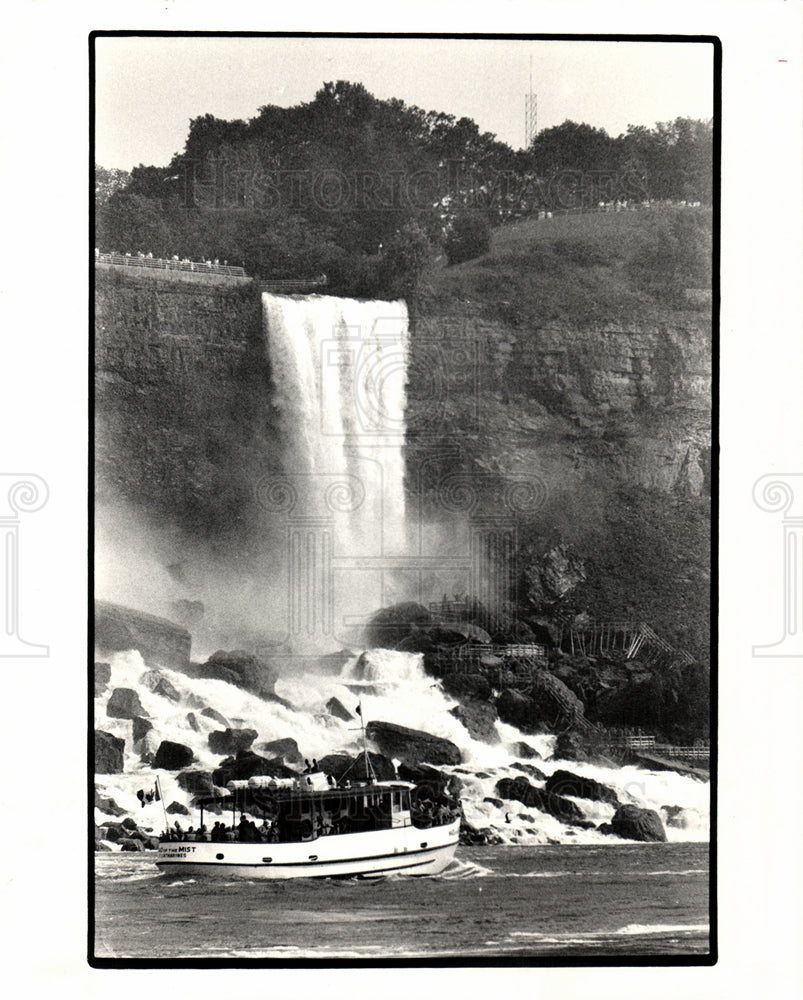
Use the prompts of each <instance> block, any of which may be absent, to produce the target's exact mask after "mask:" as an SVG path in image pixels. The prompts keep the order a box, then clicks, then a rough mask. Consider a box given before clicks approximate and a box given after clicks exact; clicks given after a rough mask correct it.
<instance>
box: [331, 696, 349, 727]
mask: <svg viewBox="0 0 803 1000" xmlns="http://www.w3.org/2000/svg"><path fill="white" fill-rule="evenodd" d="M326 711H327V712H328V713H329V714H330V715H333V716H334V717H335V718H336V719H342V720H343V722H351V721H352V719H353V718H354V716H353V715H352V714H351V712H349V710H348V709H347V708H346V707H345V705H344V704H343V702H342V701H340V700H339V699H337V698H330V699H329V701H327V703H326Z"/></svg>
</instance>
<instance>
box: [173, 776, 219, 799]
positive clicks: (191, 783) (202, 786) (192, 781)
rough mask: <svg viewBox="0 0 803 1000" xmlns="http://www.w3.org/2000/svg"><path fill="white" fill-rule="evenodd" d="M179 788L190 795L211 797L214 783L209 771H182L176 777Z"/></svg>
mask: <svg viewBox="0 0 803 1000" xmlns="http://www.w3.org/2000/svg"><path fill="white" fill-rule="evenodd" d="M176 781H177V783H178V787H179V788H183V789H184V791H185V792H189V793H190V794H191V795H211V794H212V792H213V790H214V786H215V783H214V781H213V780H212V772H211V771H182V772H181V774H178V775H176Z"/></svg>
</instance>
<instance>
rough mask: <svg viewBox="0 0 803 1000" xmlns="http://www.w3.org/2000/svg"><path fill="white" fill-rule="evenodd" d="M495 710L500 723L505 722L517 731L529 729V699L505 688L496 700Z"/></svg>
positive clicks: (530, 713) (530, 703)
mask: <svg viewBox="0 0 803 1000" xmlns="http://www.w3.org/2000/svg"><path fill="white" fill-rule="evenodd" d="M496 710H497V712H498V713H499V718H500V719H501V720H502V722H507V723H508V724H509V725H511V726H516V728H517V729H529V728H530V726H531V722H530V720H531V718H532V715H533V705H532V702H531V701H530V699H529V698H528V697H527V696H526V695H524V694H522V693H521V691H516V690H515V689H513V688H505V690H504V691H502V693H501V694H500V695H499V697H498V698H497V699H496Z"/></svg>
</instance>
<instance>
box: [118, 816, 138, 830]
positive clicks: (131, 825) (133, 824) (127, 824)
mask: <svg viewBox="0 0 803 1000" xmlns="http://www.w3.org/2000/svg"><path fill="white" fill-rule="evenodd" d="M120 826H121V827H122V828H123V829H124V830H137V829H138V827H137V821H136V820H135V819H132V818H131V817H130V816H126V818H125V819H122V820H120Z"/></svg>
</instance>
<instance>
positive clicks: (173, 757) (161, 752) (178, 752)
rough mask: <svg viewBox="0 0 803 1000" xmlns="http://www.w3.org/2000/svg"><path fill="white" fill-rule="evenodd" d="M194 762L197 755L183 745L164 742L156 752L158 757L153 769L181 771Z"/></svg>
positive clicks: (154, 760) (155, 759) (154, 759)
mask: <svg viewBox="0 0 803 1000" xmlns="http://www.w3.org/2000/svg"><path fill="white" fill-rule="evenodd" d="M193 760H195V755H194V754H193V752H192V750H190V748H189V747H186V746H184V744H183V743H173V742H171V741H170V740H162V742H161V743H160V744H159V749H158V750H157V751H156V756H155V757H154V758H153V767H155V768H157V769H158V768H162V769H163V770H165V771H181V770H183V769H184V768H185V767H187V765H188V764H191V763H192V762H193Z"/></svg>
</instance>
